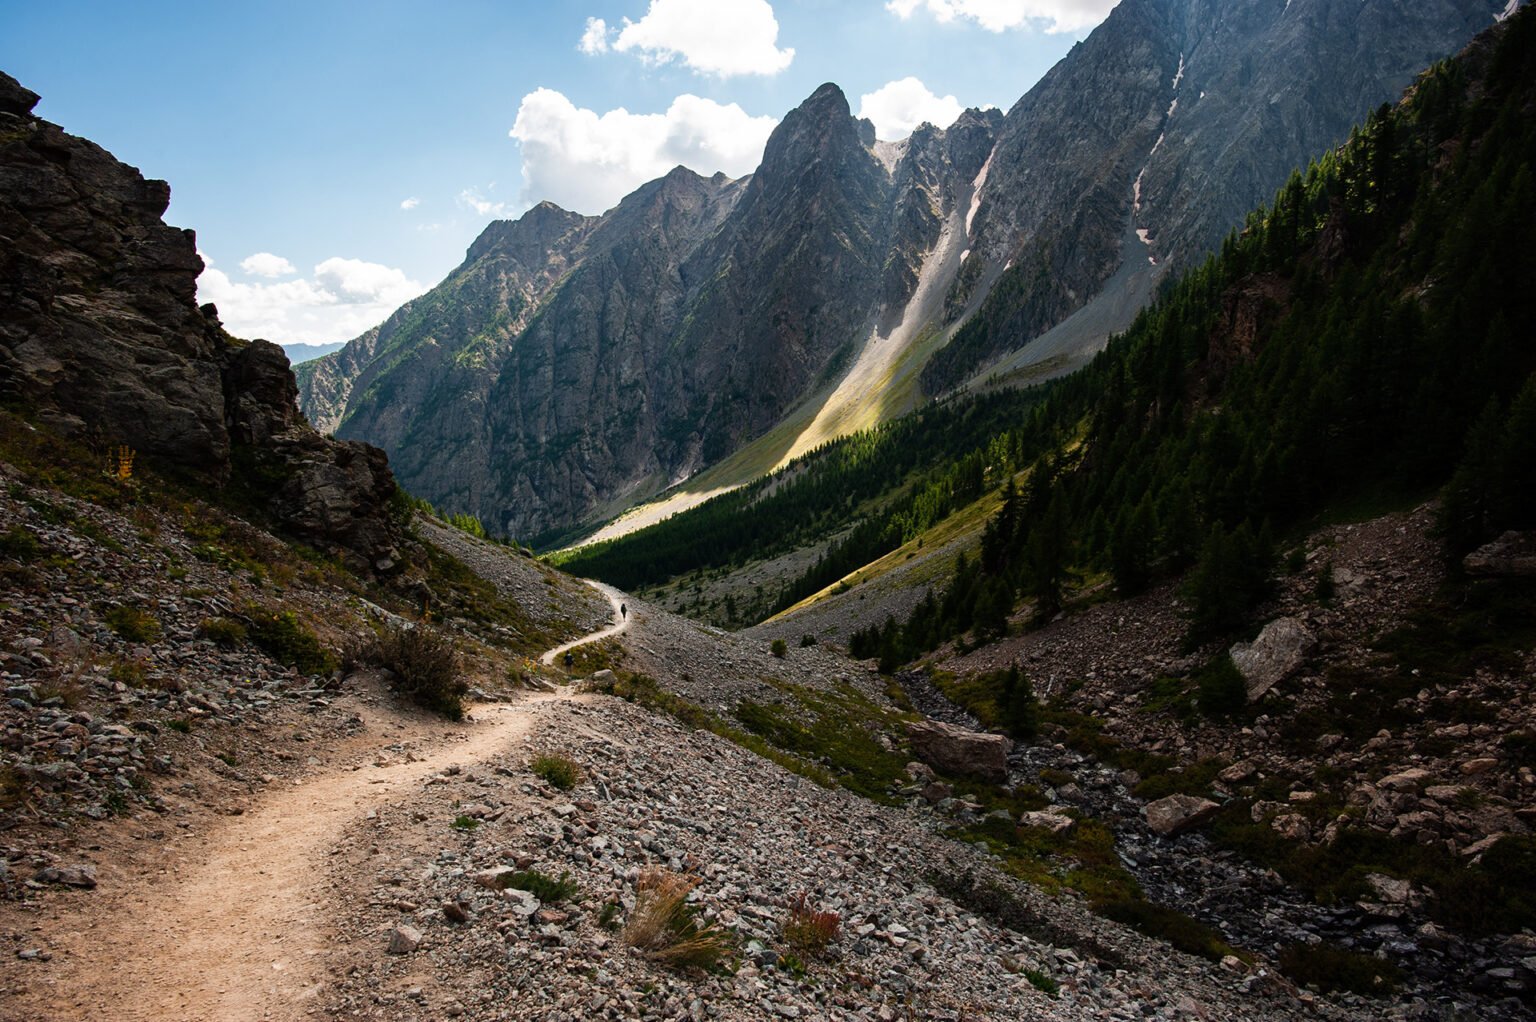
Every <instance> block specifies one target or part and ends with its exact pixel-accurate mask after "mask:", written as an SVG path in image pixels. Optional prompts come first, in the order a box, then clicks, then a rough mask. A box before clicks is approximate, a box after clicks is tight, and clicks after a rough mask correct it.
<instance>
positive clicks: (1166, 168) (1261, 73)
mask: <svg viewBox="0 0 1536 1022" xmlns="http://www.w3.org/2000/svg"><path fill="white" fill-rule="evenodd" d="M1505 7H1506V4H1505V3H1504V2H1503V0H1428V2H1423V3H1420V2H1412V0H1364V2H1363V3H1362V2H1360V0H1289V2H1280V0H1124V2H1123V3H1121V4H1120V5H1119V6H1118V7H1116V8H1115V10H1114V11H1113V12H1112V13H1111V14H1110V16H1109V17H1108V18H1107V19H1106V20H1105V22H1104V23H1103V24H1102V25H1101V26H1100V27H1099V28H1098V29H1097V30H1095V31H1094V33H1093V34H1092V35H1090V36H1089V37H1088V39H1086V40H1085V41H1084V42H1082V43H1081V44H1079V45H1078V46H1077V47H1075V48H1074V49H1073V51H1072V52H1071V54H1069V55H1068V56H1067V57H1066V58H1065V59H1064V60H1062V61H1061V63H1060V64H1058V65H1057V66H1056V67H1055V68H1054V69H1052V70H1051V72H1050V73H1049V74H1047V75H1046V76H1045V77H1044V78H1043V79H1042V80H1041V81H1040V83H1039V84H1038V85H1036V86H1035V88H1033V89H1031V90H1030V92H1029V93H1028V94H1027V95H1026V96H1025V97H1024V98H1023V99H1021V100H1020V101H1019V102H1018V103H1017V104H1016V105H1015V106H1014V107H1013V109H1012V110H1010V111H1009V113H1008V118H1007V121H1006V122H1005V123H1004V125H1003V127H1002V129H1001V130H1000V132H999V138H998V143H997V149H996V151H995V152H994V153H993V156H992V160H991V162H990V165H989V167H988V174H987V178H986V182H985V184H984V186H983V188H982V198H981V202H980V205H979V207H978V211H977V215H976V218H975V222H974V224H973V233H972V238H971V247H972V252H973V255H972V258H971V259H969V260H968V261H967V263H966V266H965V268H964V270H963V272H962V273H961V274H960V276H959V278H958V279H957V281H956V283H955V285H954V287H953V288H952V290H951V292H950V295H949V300H948V309H949V315H950V316H952V317H956V318H958V317H960V316H962V315H964V314H966V313H968V312H971V311H973V310H974V311H975V312H976V313H977V314H976V315H975V316H974V318H973V319H972V320H971V321H970V322H969V323H968V324H967V325H966V326H965V327H963V328H962V329H961V330H960V331H959V332H958V333H957V334H956V337H955V340H954V342H953V343H952V344H950V345H949V346H948V347H947V348H945V349H944V350H943V351H942V352H940V353H939V355H938V356H937V357H935V358H934V360H933V361H932V363H931V364H930V365H929V368H928V370H927V372H926V373H925V375H924V383H925V386H926V387H927V388H928V389H929V390H930V391H932V392H941V391H943V390H945V389H947V388H949V387H952V386H955V385H957V384H959V383H961V382H963V381H964V380H965V379H966V378H967V377H969V376H970V375H971V374H972V373H973V372H975V371H976V370H978V369H979V368H981V367H983V366H985V365H986V364H987V363H988V362H989V361H991V360H992V359H994V358H996V357H997V356H999V355H1001V354H1003V353H1005V352H1007V351H1010V350H1012V349H1015V348H1018V347H1021V346H1022V345H1024V344H1026V343H1028V342H1029V341H1030V340H1032V339H1033V338H1035V337H1037V336H1039V335H1040V334H1042V333H1044V332H1045V331H1046V330H1047V329H1049V328H1051V327H1052V326H1054V325H1056V324H1058V323H1060V322H1061V321H1062V320H1063V319H1065V318H1066V317H1067V316H1068V315H1070V314H1071V313H1073V312H1075V311H1076V310H1078V309H1080V308H1082V307H1083V306H1084V305H1085V304H1087V303H1088V302H1089V301H1090V300H1092V299H1094V298H1095V297H1096V296H1097V295H1099V293H1100V291H1101V289H1102V288H1103V287H1104V286H1105V284H1106V282H1108V281H1110V280H1111V278H1112V277H1115V276H1116V274H1117V271H1119V270H1120V269H1121V267H1122V265H1123V264H1124V263H1125V262H1126V261H1127V260H1132V261H1135V260H1145V259H1152V260H1155V261H1156V263H1157V270H1156V275H1159V276H1160V275H1162V274H1164V273H1167V272H1170V271H1177V270H1180V269H1184V268H1188V267H1190V266H1192V265H1195V264H1197V263H1198V262H1199V261H1200V260H1201V259H1203V258H1204V256H1205V255H1206V253H1208V252H1210V251H1212V250H1213V249H1215V248H1216V247H1218V246H1219V245H1220V243H1221V239H1222V238H1223V237H1224V236H1225V235H1226V233H1227V232H1228V231H1229V230H1231V228H1232V226H1233V225H1234V224H1236V223H1237V222H1239V220H1240V219H1241V218H1242V216H1243V215H1244V214H1245V212H1246V211H1247V210H1248V209H1250V208H1252V207H1253V206H1255V205H1257V204H1259V203H1261V202H1263V201H1265V200H1267V199H1268V198H1269V197H1270V196H1271V195H1273V194H1274V191H1275V190H1276V189H1277V188H1278V187H1279V186H1280V185H1282V184H1283V183H1284V182H1285V179H1286V177H1287V176H1288V175H1289V174H1290V173H1291V171H1292V170H1293V169H1295V168H1297V167H1298V166H1303V167H1304V166H1305V165H1306V163H1307V161H1308V160H1310V159H1312V158H1314V157H1315V156H1317V155H1319V154H1320V153H1322V152H1323V151H1324V150H1326V149H1327V148H1328V147H1330V146H1331V145H1334V144H1336V143H1338V142H1340V141H1342V140H1343V138H1344V137H1345V136H1346V135H1347V133H1348V132H1349V129H1350V127H1351V125H1354V124H1356V123H1358V122H1360V121H1361V120H1363V119H1364V117H1365V115H1366V114H1368V113H1369V112H1370V111H1371V110H1372V109H1374V108H1375V107H1376V106H1378V105H1380V104H1381V103H1384V102H1388V101H1392V100H1395V99H1397V97H1398V96H1399V95H1400V94H1401V92H1402V90H1403V89H1404V88H1405V87H1406V86H1407V85H1408V84H1409V83H1410V82H1411V81H1412V80H1413V78H1414V76H1415V75H1417V74H1418V73H1419V72H1420V71H1422V70H1423V69H1424V68H1425V67H1427V66H1428V65H1429V64H1431V63H1433V62H1434V61H1436V60H1438V59H1440V58H1442V57H1444V56H1446V55H1447V54H1450V53H1453V52H1455V51H1456V50H1457V49H1459V48H1460V47H1461V46H1462V45H1464V44H1465V43H1466V42H1467V40H1469V39H1471V38H1472V36H1473V35H1475V34H1476V33H1477V32H1479V31H1481V30H1482V29H1484V28H1486V27H1488V26H1489V25H1490V24H1492V23H1493V20H1494V18H1495V16H1496V15H1498V14H1500V13H1502V12H1503V10H1504V8H1505ZM1138 234H1139V240H1137V235H1138ZM1117 286H1118V281H1117ZM1106 297H1107V298H1111V299H1112V297H1113V296H1106ZM1135 308H1136V306H1135V304H1134V303H1132V304H1129V305H1127V306H1126V307H1125V309H1126V311H1124V312H1123V313H1122V314H1121V315H1120V317H1119V318H1120V319H1121V320H1122V321H1121V322H1119V323H1118V324H1116V325H1115V326H1113V327H1112V328H1123V327H1124V326H1126V325H1128V317H1129V316H1130V315H1133V314H1134V312H1135ZM1102 339H1103V332H1102V330H1100V332H1099V333H1098V334H1097V336H1094V337H1089V336H1085V337H1083V338H1081V339H1080V341H1081V343H1085V344H1093V343H1095V342H1101V341H1102Z"/></svg>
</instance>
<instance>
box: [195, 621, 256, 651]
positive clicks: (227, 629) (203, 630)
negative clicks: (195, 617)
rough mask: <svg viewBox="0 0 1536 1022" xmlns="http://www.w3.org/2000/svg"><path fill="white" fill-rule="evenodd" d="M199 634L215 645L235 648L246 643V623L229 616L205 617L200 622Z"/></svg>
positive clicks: (198, 626)
mask: <svg viewBox="0 0 1536 1022" xmlns="http://www.w3.org/2000/svg"><path fill="white" fill-rule="evenodd" d="M197 634H198V636H199V637H200V638H204V639H207V640H208V641H209V642H211V643H213V644H214V645H215V646H220V647H222V648H224V649H235V648H237V647H239V646H243V645H245V641H246V638H247V635H246V631H245V625H242V624H241V623H240V622H238V621H236V620H235V619H234V618H229V617H205V618H203V620H202V621H200V622H198V625H197Z"/></svg>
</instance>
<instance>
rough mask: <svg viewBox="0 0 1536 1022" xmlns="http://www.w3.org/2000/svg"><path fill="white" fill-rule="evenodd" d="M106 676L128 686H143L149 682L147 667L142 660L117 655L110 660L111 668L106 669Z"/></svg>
mask: <svg viewBox="0 0 1536 1022" xmlns="http://www.w3.org/2000/svg"><path fill="white" fill-rule="evenodd" d="M107 677H108V678H111V679H112V680H113V681H117V682H121V683H122V684H124V685H127V686H128V687H129V688H144V687H145V686H147V685H148V684H149V668H148V667H147V666H145V664H144V661H142V660H129V659H128V658H126V657H119V658H118V659H116V660H114V661H113V662H112V666H111V668H110V669H108V671H107Z"/></svg>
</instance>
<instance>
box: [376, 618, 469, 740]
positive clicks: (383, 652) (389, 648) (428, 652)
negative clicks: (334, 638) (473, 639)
mask: <svg viewBox="0 0 1536 1022" xmlns="http://www.w3.org/2000/svg"><path fill="white" fill-rule="evenodd" d="M356 657H357V659H359V660H361V661H362V662H364V663H367V664H371V665H373V666H375V667H384V668H387V669H389V670H390V671H392V672H393V673H394V675H395V678H396V682H395V685H396V687H397V688H398V689H399V690H400V692H401V694H403V695H404V696H405V697H406V698H408V699H409V700H411V702H413V703H415V704H416V705H417V706H420V707H422V708H423V709H428V710H431V711H433V712H434V713H441V714H442V715H443V716H445V717H447V718H449V719H450V720H463V719H464V697H465V696H466V695H467V694H468V693H469V685H468V684H467V683H466V682H465V681H464V680H463V679H462V678H460V677H459V667H458V656H457V655H456V654H455V653H454V650H453V640H452V639H450V638H449V637H448V636H447V635H444V634H443V633H442V632H440V631H438V630H437V629H435V628H431V627H429V626H427V625H424V624H417V625H389V626H386V627H385V629H384V631H383V632H382V633H380V634H379V635H378V637H377V638H376V639H374V641H373V642H371V643H369V644H368V645H366V646H365V647H364V648H363V650H362V651H361V652H360V653H357V654H356Z"/></svg>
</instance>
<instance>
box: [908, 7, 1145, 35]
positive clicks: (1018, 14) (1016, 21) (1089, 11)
mask: <svg viewBox="0 0 1536 1022" xmlns="http://www.w3.org/2000/svg"><path fill="white" fill-rule="evenodd" d="M1117 3H1119V0H888V2H887V3H886V5H885V7H886V10H889V11H892V12H894V13H895V14H896V15H897V16H898V17H900V18H902V19H903V20H905V19H907V18H910V17H912V15H913V14H914V13H915V12H916V11H918V10H924V9H926V10H927V11H928V12H929V13H931V14H932V15H933V16H934V17H935V18H936V19H938V20H939V21H941V22H950V21H954V20H955V19H956V18H963V19H967V20H970V21H974V22H976V24H978V25H980V26H981V27H982V28H984V29H986V30H987V31H989V32H1004V31H1007V30H1008V29H1010V28H1022V27H1023V26H1025V25H1039V26H1041V27H1043V28H1044V29H1045V31H1047V32H1077V31H1079V30H1081V29H1085V28H1092V27H1093V26H1094V25H1097V24H1098V23H1099V22H1101V21H1103V20H1104V17H1105V15H1107V14H1109V12H1110V11H1111V10H1112V9H1113V8H1114V6H1115V4H1117Z"/></svg>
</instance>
